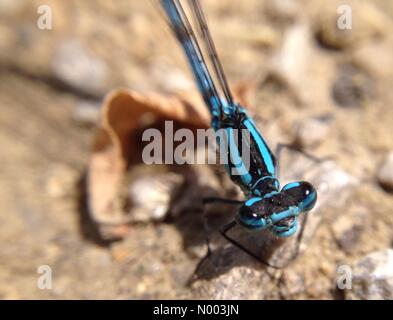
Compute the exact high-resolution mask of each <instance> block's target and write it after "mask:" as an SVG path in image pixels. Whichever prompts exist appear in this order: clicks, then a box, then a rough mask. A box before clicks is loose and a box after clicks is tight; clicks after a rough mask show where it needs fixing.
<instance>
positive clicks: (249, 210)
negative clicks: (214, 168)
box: [160, 0, 317, 267]
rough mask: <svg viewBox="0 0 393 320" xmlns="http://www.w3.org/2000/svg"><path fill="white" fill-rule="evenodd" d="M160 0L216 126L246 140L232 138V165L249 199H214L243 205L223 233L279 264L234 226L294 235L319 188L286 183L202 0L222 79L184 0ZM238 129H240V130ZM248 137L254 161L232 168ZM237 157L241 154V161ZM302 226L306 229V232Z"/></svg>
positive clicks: (201, 19)
mask: <svg viewBox="0 0 393 320" xmlns="http://www.w3.org/2000/svg"><path fill="white" fill-rule="evenodd" d="M160 3H161V6H162V8H163V9H164V11H165V13H166V15H167V17H168V19H169V24H170V26H171V28H172V30H173V32H174V34H175V35H176V37H177V39H178V41H179V42H180V44H181V46H182V47H183V49H184V51H185V54H186V56H187V59H188V62H189V64H190V66H191V69H192V71H193V74H194V77H195V80H196V82H197V85H198V88H199V91H200V93H201V95H202V97H203V100H204V102H205V104H206V106H207V107H208V108H209V111H210V113H211V119H212V120H211V124H212V127H213V128H214V129H215V130H219V129H224V130H225V132H226V134H227V137H228V140H229V141H232V140H236V141H241V143H237V144H235V143H229V144H228V148H229V150H228V153H229V160H230V162H229V164H228V165H227V166H226V167H227V171H228V174H229V176H230V178H231V179H232V180H233V182H234V183H236V184H237V185H239V186H240V187H241V189H242V190H243V192H244V194H245V196H246V197H247V200H246V201H244V202H240V201H236V200H226V199H210V200H208V201H221V202H224V203H234V204H237V205H239V208H238V210H237V212H236V215H235V218H234V220H233V221H232V222H230V223H229V224H227V225H225V226H224V227H223V228H222V229H221V233H222V234H223V236H224V237H225V238H226V239H227V240H228V241H230V242H231V243H233V244H234V245H236V246H238V247H239V248H241V249H242V250H244V251H245V252H247V253H248V254H250V255H251V256H253V257H254V258H256V259H257V260H259V261H261V262H262V263H265V264H267V265H269V266H273V265H271V264H269V263H267V262H266V261H264V260H263V259H261V257H259V256H258V255H257V254H255V253H254V252H252V251H251V250H249V249H247V248H246V247H244V246H243V245H241V244H240V243H238V242H237V241H235V240H234V239H233V238H231V237H229V236H228V234H227V233H228V231H229V230H230V229H232V228H233V227H234V226H235V225H237V224H238V225H240V226H241V227H243V228H244V229H246V230H248V231H254V232H255V231H260V230H269V231H270V232H272V233H273V234H274V235H276V236H277V237H281V238H284V237H290V236H292V235H294V234H295V233H296V231H297V229H298V218H299V215H300V214H301V213H306V212H308V211H310V210H311V209H312V208H313V207H314V205H315V203H316V200H317V192H316V190H315V188H314V187H313V186H312V185H311V184H310V183H309V182H306V181H299V182H292V183H288V184H286V185H285V186H283V187H282V188H281V187H280V183H279V181H278V172H277V171H278V170H277V167H278V166H277V161H276V158H275V156H274V155H273V153H272V151H271V150H270V149H269V147H268V145H267V144H266V142H265V140H264V138H263V137H262V135H261V133H260V132H259V130H258V129H257V127H256V126H255V123H254V121H253V119H252V118H251V117H250V116H249V115H248V113H247V111H246V110H245V109H244V108H243V107H242V106H241V105H240V104H239V103H236V102H235V101H234V99H233V96H232V93H231V91H230V89H229V86H228V83H227V80H226V77H225V75H224V72H223V68H222V65H221V63H220V60H219V59H218V56H217V52H216V48H215V45H214V43H213V40H212V37H211V34H210V32H209V29H208V27H207V23H206V18H205V15H204V13H203V11H202V8H201V5H200V3H199V1H198V0H189V4H190V7H191V9H192V11H193V14H194V16H195V20H196V21H197V25H198V26H199V29H200V30H199V31H200V32H201V34H202V38H203V41H204V42H205V45H206V47H207V50H208V53H209V58H210V60H211V63H212V66H213V69H214V72H215V75H216V78H217V79H218V83H217V85H216V83H215V82H214V81H213V78H212V76H211V73H210V72H209V69H208V65H207V63H206V60H205V57H204V56H203V54H202V50H201V47H200V45H199V43H198V40H197V37H196V35H195V33H194V31H193V28H192V25H191V23H190V21H189V19H188V17H187V15H186V13H185V11H184V9H183V7H182V5H181V3H180V1H179V0H160ZM235 129H237V131H236V133H235ZM243 130H246V132H247V133H248V134H247V136H248V137H247V138H246V137H245V135H244V134H242V132H244V131H243ZM235 134H236V135H237V136H236V137H235V136H234V135H235ZM245 139H247V141H246V143H247V144H248V148H249V154H250V163H249V165H248V166H247V167H248V169H247V170H246V171H245V172H243V173H242V174H236V175H234V174H232V170H231V169H232V168H233V167H237V166H239V163H238V160H239V159H240V161H241V159H242V152H241V150H240V148H239V146H240V145H242V143H244V142H245V141H243V140H245ZM233 159H237V161H236V163H235V162H234V161H233ZM304 225H305V223H303V224H302V228H303V227H304ZM302 231H303V230H302V229H301V230H300V233H302ZM273 267H276V266H273Z"/></svg>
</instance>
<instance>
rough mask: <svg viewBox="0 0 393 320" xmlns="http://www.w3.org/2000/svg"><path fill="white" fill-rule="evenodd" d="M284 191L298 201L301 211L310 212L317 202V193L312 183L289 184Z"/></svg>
mask: <svg viewBox="0 0 393 320" xmlns="http://www.w3.org/2000/svg"><path fill="white" fill-rule="evenodd" d="M282 191H283V192H285V193H287V194H288V195H289V196H291V197H293V198H295V199H296V202H297V206H298V207H299V209H300V210H301V211H310V210H311V209H312V208H314V206H315V203H316V202H317V191H316V190H315V188H314V186H313V185H312V184H311V183H309V182H306V181H301V182H292V183H288V184H287V185H285V186H284V187H283V188H282Z"/></svg>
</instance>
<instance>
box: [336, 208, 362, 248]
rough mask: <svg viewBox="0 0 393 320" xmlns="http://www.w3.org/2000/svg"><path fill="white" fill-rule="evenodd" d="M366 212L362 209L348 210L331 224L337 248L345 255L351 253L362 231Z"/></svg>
mask: <svg viewBox="0 0 393 320" xmlns="http://www.w3.org/2000/svg"><path fill="white" fill-rule="evenodd" d="M366 215H367V210H366V209H365V208H363V207H358V206H356V207H354V208H349V210H348V211H347V212H345V213H343V214H342V215H340V216H339V217H337V219H336V220H335V221H334V222H333V224H332V231H333V235H334V238H335V239H336V241H337V242H338V244H339V246H340V247H341V248H342V249H343V250H344V251H345V252H347V253H351V251H352V249H353V247H354V246H355V245H356V243H357V242H358V241H359V238H360V235H361V233H362V230H363V226H364V223H365V218H366Z"/></svg>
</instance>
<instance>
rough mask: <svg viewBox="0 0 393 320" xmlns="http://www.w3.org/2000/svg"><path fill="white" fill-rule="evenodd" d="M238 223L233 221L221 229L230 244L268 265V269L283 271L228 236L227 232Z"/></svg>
mask: <svg viewBox="0 0 393 320" xmlns="http://www.w3.org/2000/svg"><path fill="white" fill-rule="evenodd" d="M236 224H237V223H236V221H232V222H230V223H228V224H226V225H225V226H223V227H222V228H221V229H220V232H221V234H222V236H223V237H224V238H225V239H226V240H228V241H229V242H230V243H232V244H233V245H234V246H236V247H238V248H239V249H240V250H243V251H244V252H246V253H247V254H248V255H250V256H251V257H253V258H255V259H256V260H257V261H259V262H261V263H262V264H264V265H266V266H267V267H271V268H274V269H281V267H278V266H274V265H271V264H270V263H268V262H267V261H264V260H263V259H261V257H258V256H257V255H256V254H255V253H253V252H252V251H251V250H248V249H247V248H246V247H244V246H242V245H241V244H240V243H238V242H236V241H235V240H234V239H232V238H231V237H229V236H228V235H227V232H228V231H229V230H231V229H232V228H233V227H234V226H235V225H236Z"/></svg>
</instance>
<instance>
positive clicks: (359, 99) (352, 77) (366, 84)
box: [332, 64, 373, 108]
mask: <svg viewBox="0 0 393 320" xmlns="http://www.w3.org/2000/svg"><path fill="white" fill-rule="evenodd" d="M372 88H373V83H372V80H371V78H370V77H369V76H368V75H367V74H366V73H365V72H363V71H362V70H360V69H359V68H357V67H355V66H354V65H351V64H344V65H342V66H341V67H340V70H339V72H338V76H337V78H336V80H335V82H334V84H333V88H332V95H333V99H334V100H335V102H336V103H337V104H338V105H339V106H341V107H347V108H348V107H359V106H361V104H362V103H363V102H365V101H366V100H367V99H368V98H370V97H371V95H372Z"/></svg>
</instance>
